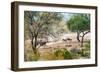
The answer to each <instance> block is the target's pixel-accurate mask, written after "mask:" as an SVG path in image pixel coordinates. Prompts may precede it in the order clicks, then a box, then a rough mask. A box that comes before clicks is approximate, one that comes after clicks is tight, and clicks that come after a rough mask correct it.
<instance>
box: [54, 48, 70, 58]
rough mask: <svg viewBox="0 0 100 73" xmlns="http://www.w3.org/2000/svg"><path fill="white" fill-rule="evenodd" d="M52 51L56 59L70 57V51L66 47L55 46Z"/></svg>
mask: <svg viewBox="0 0 100 73" xmlns="http://www.w3.org/2000/svg"><path fill="white" fill-rule="evenodd" d="M57 49H58V50H56V51H55V52H54V55H55V56H56V59H72V55H71V53H70V52H69V51H68V50H67V49H66V48H60V49H59V48H57Z"/></svg>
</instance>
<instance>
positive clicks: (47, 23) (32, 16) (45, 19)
mask: <svg viewBox="0 0 100 73" xmlns="http://www.w3.org/2000/svg"><path fill="white" fill-rule="evenodd" d="M24 18H25V19H24V23H25V25H27V26H28V27H27V29H28V30H29V31H28V32H29V35H30V36H31V38H30V39H31V45H32V49H33V52H34V54H36V53H37V45H38V41H37V38H38V37H40V36H43V35H46V34H48V33H49V34H52V33H50V31H51V30H52V27H51V26H52V25H54V24H58V23H59V22H60V21H61V20H62V15H61V14H60V13H57V12H39V11H38V12H37V11H25V12H24Z"/></svg>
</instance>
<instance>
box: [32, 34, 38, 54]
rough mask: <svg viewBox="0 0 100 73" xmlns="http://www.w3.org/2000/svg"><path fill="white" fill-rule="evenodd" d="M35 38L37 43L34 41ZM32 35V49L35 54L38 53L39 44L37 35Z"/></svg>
mask: <svg viewBox="0 0 100 73" xmlns="http://www.w3.org/2000/svg"><path fill="white" fill-rule="evenodd" d="M34 38H35V43H33V39H34ZM34 38H33V37H32V39H31V44H32V49H33V52H34V54H36V53H37V50H36V46H37V37H36V36H35V37H34Z"/></svg>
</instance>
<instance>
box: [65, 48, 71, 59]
mask: <svg viewBox="0 0 100 73" xmlns="http://www.w3.org/2000/svg"><path fill="white" fill-rule="evenodd" d="M64 59H72V54H71V52H69V51H68V50H67V49H65V50H64Z"/></svg>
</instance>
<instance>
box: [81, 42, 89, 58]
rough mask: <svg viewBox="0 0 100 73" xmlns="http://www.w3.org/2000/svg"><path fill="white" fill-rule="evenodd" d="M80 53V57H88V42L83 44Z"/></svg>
mask: <svg viewBox="0 0 100 73" xmlns="http://www.w3.org/2000/svg"><path fill="white" fill-rule="evenodd" d="M80 54H81V56H82V57H86V58H90V42H88V43H86V44H85V45H84V47H83V48H82V49H81V51H80Z"/></svg>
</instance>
